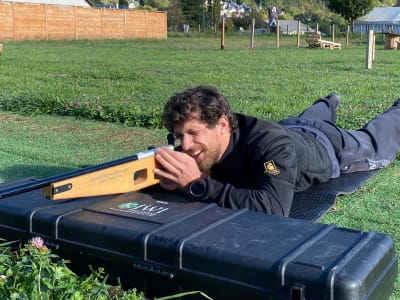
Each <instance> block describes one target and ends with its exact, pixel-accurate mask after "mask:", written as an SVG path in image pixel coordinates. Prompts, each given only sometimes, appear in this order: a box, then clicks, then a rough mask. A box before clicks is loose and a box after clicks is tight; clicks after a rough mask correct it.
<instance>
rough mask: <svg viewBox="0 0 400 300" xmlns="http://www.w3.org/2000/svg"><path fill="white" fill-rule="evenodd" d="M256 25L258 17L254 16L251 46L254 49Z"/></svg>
mask: <svg viewBox="0 0 400 300" xmlns="http://www.w3.org/2000/svg"><path fill="white" fill-rule="evenodd" d="M255 27H256V19H255V18H253V23H252V25H251V41H250V48H251V49H254V31H255Z"/></svg>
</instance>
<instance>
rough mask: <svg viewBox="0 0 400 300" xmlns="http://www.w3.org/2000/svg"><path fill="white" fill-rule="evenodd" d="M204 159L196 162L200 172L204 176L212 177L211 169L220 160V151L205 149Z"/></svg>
mask: <svg viewBox="0 0 400 300" xmlns="http://www.w3.org/2000/svg"><path fill="white" fill-rule="evenodd" d="M203 151H204V152H203V153H202V154H204V158H203V159H201V160H199V161H198V160H196V163H197V166H198V167H199V170H200V171H201V172H202V173H203V174H204V175H210V172H211V167H212V166H213V165H215V164H216V163H217V162H218V160H219V153H218V150H209V149H203Z"/></svg>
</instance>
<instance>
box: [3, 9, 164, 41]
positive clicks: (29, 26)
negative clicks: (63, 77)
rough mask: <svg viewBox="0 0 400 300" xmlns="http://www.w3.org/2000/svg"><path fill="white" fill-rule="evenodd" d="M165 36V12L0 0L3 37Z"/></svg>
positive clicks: (73, 38) (112, 37) (6, 38)
mask: <svg viewBox="0 0 400 300" xmlns="http://www.w3.org/2000/svg"><path fill="white" fill-rule="evenodd" d="M134 38H150V39H166V38H167V14H166V12H150V11H135V10H118V9H105V8H92V7H89V8H87V7H77V6H61V5H48V4H28V3H18V2H0V41H7V40H12V41H16V40H65V39H67V40H79V39H134Z"/></svg>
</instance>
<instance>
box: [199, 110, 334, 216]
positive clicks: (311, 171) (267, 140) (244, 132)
mask: <svg viewBox="0 0 400 300" xmlns="http://www.w3.org/2000/svg"><path fill="white" fill-rule="evenodd" d="M237 117H238V121H239V126H238V128H237V129H235V130H234V131H233V133H232V136H231V140H230V144H229V146H228V149H227V150H226V152H225V153H224V155H223V157H222V159H221V160H220V161H219V162H218V163H217V164H216V165H214V166H213V167H212V170H211V175H210V176H207V177H205V178H204V182H205V185H206V192H205V194H204V195H203V196H202V197H201V199H200V200H203V201H204V202H214V203H217V204H218V205H220V206H222V207H228V208H236V209H239V208H248V209H249V210H253V211H259V212H265V213H269V214H275V215H284V216H288V215H289V211H290V207H291V205H292V200H293V194H294V192H295V191H300V190H305V189H307V188H308V187H309V186H311V185H312V184H314V183H317V182H325V181H327V180H328V179H329V177H330V175H331V173H332V167H331V161H330V159H329V157H328V155H327V152H326V150H325V148H324V147H323V146H322V144H320V143H319V142H318V141H316V140H315V139H314V138H313V137H311V136H309V135H307V134H306V133H302V132H298V131H294V130H291V129H289V128H285V127H283V126H281V125H279V124H276V123H273V122H270V121H267V120H260V119H256V118H253V117H248V116H244V115H240V114H237ZM197 200H199V199H197Z"/></svg>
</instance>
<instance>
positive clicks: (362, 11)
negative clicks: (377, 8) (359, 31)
mask: <svg viewBox="0 0 400 300" xmlns="http://www.w3.org/2000/svg"><path fill="white" fill-rule="evenodd" d="M374 4H375V1H374V0H328V7H329V8H330V9H331V10H332V11H334V12H335V13H338V14H340V15H341V16H342V17H343V18H344V19H346V21H348V22H349V23H352V22H353V21H354V20H355V19H357V18H358V17H361V16H364V15H366V14H367V13H368V12H370V11H371V10H372V9H373V8H374Z"/></svg>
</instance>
